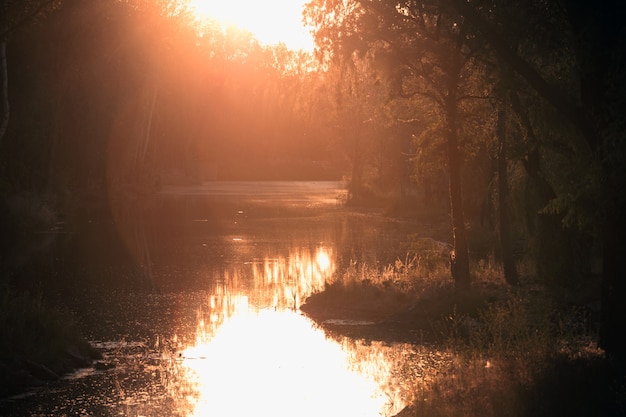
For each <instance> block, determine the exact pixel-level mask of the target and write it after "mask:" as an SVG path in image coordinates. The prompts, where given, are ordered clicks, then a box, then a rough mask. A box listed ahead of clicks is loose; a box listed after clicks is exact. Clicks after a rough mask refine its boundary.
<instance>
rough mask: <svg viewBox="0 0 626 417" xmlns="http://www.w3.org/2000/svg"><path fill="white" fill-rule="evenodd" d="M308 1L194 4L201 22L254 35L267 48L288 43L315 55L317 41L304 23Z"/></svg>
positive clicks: (195, 0)
mask: <svg viewBox="0 0 626 417" xmlns="http://www.w3.org/2000/svg"><path fill="white" fill-rule="evenodd" d="M306 2H307V0H265V1H261V0H240V1H237V2H232V1H230V0H190V7H191V9H192V10H193V12H194V14H195V15H196V18H197V19H198V20H203V19H214V20H217V21H219V22H220V23H221V24H222V26H223V27H227V26H230V25H234V26H237V27H239V28H240V29H244V30H246V31H249V32H251V33H252V34H253V35H254V36H255V37H256V38H257V39H258V41H259V42H260V43H261V44H263V45H266V46H271V45H277V44H279V43H284V44H285V45H286V46H287V47H288V48H289V49H293V50H304V51H312V50H313V48H314V42H313V37H312V35H311V33H310V32H309V29H307V28H306V27H304V25H303V23H302V9H303V7H304V4H305V3H306Z"/></svg>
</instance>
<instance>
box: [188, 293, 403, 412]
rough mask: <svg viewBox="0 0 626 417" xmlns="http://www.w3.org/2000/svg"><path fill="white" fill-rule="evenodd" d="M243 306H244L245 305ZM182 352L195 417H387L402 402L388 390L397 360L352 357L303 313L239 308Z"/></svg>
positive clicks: (199, 331)
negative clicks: (261, 416) (392, 362)
mask: <svg viewBox="0 0 626 417" xmlns="http://www.w3.org/2000/svg"><path fill="white" fill-rule="evenodd" d="M242 304H244V303H242ZM198 335H199V336H198V340H197V343H196V344H195V346H191V347H189V348H187V349H186V350H185V351H184V352H183V357H184V360H183V365H184V367H185V369H186V372H187V382H188V383H189V385H190V388H191V390H192V392H193V391H195V396H193V397H192V398H190V399H189V406H190V415H193V416H207V415H219V416H247V415H263V416H265V415H268V416H269V415H271V416H276V417H280V416H294V415H299V416H346V415H355V416H357V415H358V416H364V417H366V416H381V415H393V414H395V412H397V411H399V410H398V407H400V406H401V405H402V404H401V403H399V400H398V399H397V398H395V397H396V396H397V393H394V392H386V391H385V388H386V387H385V385H387V382H388V381H386V380H387V379H388V378H389V377H390V375H391V372H390V370H391V365H392V364H391V362H390V361H386V360H385V359H384V357H380V356H379V357H377V358H376V359H378V360H377V361H376V363H375V364H373V363H369V364H364V363H363V362H366V361H367V360H371V359H372V358H371V357H369V358H359V357H354V356H353V355H351V353H350V352H349V350H347V349H346V347H347V346H345V345H341V344H339V343H338V342H336V341H333V340H331V339H329V338H327V337H326V335H325V334H324V332H323V330H321V329H319V328H317V327H316V326H315V325H314V324H313V323H312V322H311V321H310V320H309V319H307V318H305V317H303V316H301V315H300V314H298V313H297V312H293V311H289V310H284V311H275V310H273V309H269V310H268V309H266V310H261V311H258V312H254V311H251V310H248V311H241V312H239V313H237V314H234V315H233V316H231V317H230V318H229V319H227V320H226V321H225V322H224V323H223V324H222V326H221V327H219V329H217V331H215V332H210V331H208V332H207V331H206V328H205V326H204V325H203V324H202V322H201V324H200V326H199V329H198Z"/></svg>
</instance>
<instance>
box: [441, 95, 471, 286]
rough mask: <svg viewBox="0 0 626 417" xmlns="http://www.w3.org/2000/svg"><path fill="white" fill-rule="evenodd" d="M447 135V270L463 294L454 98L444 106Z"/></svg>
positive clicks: (464, 250)
mask: <svg viewBox="0 0 626 417" xmlns="http://www.w3.org/2000/svg"><path fill="white" fill-rule="evenodd" d="M446 113H447V114H446V118H447V124H448V126H447V132H446V144H447V151H448V174H449V175H450V178H449V181H450V182H449V191H450V211H451V216H452V239H453V244H454V250H453V252H452V253H451V254H450V269H451V272H452V279H453V280H454V286H455V288H456V289H459V290H464V289H467V288H469V286H470V284H471V278H470V271H469V250H468V247H467V231H466V229H465V214H464V210H463V192H462V185H461V164H462V158H461V153H460V151H459V143H458V142H459V141H458V137H457V127H456V126H457V123H458V120H457V117H458V116H457V109H456V98H448V103H447V105H446Z"/></svg>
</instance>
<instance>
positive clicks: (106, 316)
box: [0, 182, 441, 417]
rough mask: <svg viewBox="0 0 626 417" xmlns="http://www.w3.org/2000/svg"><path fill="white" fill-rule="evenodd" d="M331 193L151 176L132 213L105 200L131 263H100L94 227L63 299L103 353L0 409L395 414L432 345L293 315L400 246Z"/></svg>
mask: <svg viewBox="0 0 626 417" xmlns="http://www.w3.org/2000/svg"><path fill="white" fill-rule="evenodd" d="M345 199H346V192H345V190H344V189H343V187H342V186H341V184H340V183H336V182H210V183H206V184H203V185H197V186H167V187H164V188H163V190H162V191H161V193H160V194H159V196H158V198H157V199H156V200H157V201H156V202H155V203H154V202H153V203H152V204H150V205H149V207H148V208H145V207H144V208H141V209H139V208H137V207H143V205H142V204H140V202H138V203H136V204H128V203H124V204H122V203H120V202H116V201H112V202H111V206H112V212H113V213H114V216H113V217H114V219H115V221H114V223H113V227H112V230H113V234H114V235H115V236H116V237H117V238H118V239H119V241H120V242H122V243H123V247H124V250H123V252H124V253H126V254H127V255H128V257H129V258H130V259H131V262H130V263H129V264H130V265H132V266H133V271H132V273H131V272H126V271H125V268H127V266H126V264H125V266H123V267H122V266H120V267H119V268H116V267H115V265H113V266H111V267H110V268H109V267H108V266H107V267H104V266H103V264H104V263H105V262H109V263H110V258H108V257H102V258H104V259H108V261H102V260H101V259H100V258H101V257H99V256H97V255H94V253H98V252H99V251H100V252H103V251H106V250H109V249H110V248H109V246H107V244H105V243H103V242H102V241H101V240H99V238H98V237H97V236H96V237H95V238H89V239H84V240H82V241H81V243H80V246H74V247H73V248H74V249H73V252H74V253H75V255H76V257H77V258H78V257H80V258H81V260H80V263H81V264H82V265H83V267H82V269H81V268H74V269H72V271H75V270H80V271H87V272H85V275H86V276H92V275H97V276H98V278H93V277H92V278H89V279H91V281H90V280H89V279H87V278H85V279H86V280H87V282H85V283H84V287H88V288H90V291H89V292H88V293H85V294H86V295H79V294H81V292H80V291H79V290H78V289H75V293H74V294H72V295H71V297H74V298H77V299H80V300H79V301H77V302H76V303H74V305H75V311H76V315H77V320H78V321H79V322H80V324H81V326H82V327H83V329H84V332H85V333H86V334H87V335H88V337H89V339H90V341H91V343H92V344H93V345H94V346H95V347H96V348H98V349H99V350H100V351H101V352H102V354H103V360H102V361H100V362H99V363H98V364H97V366H95V367H93V368H87V369H81V370H78V371H77V372H75V373H73V374H71V375H67V376H65V377H64V378H62V379H61V380H59V381H56V382H53V383H50V384H48V385H46V386H43V387H40V388H37V389H35V390H33V391H31V392H29V393H27V394H25V395H22V396H19V397H14V398H12V399H9V400H4V401H2V402H0V414H1V415H6V416H22V415H23V416H26V415H29V416H62V415H64V416H146V417H147V416H155V417H156V416H221V417H225V416H237V417H242V416H253V415H254V416H272V417H280V416H294V415H298V416H326V417H331V416H344V417H345V416H358V417H367V416H386V417H388V416H394V415H396V414H397V413H398V412H400V411H401V410H402V409H403V408H404V407H405V406H406V405H407V404H408V403H409V402H410V399H411V398H410V397H411V392H412V390H414V389H415V387H416V384H419V381H420V378H425V374H426V373H427V372H428V369H429V368H432V367H436V364H437V361H439V360H440V359H441V358H440V356H439V355H438V354H437V352H433V351H432V350H430V349H427V348H425V347H424V346H420V345H416V344H408V343H387V342H384V341H380V342H377V341H371V340H367V341H366V340H362V339H353V338H350V337H346V336H341V335H340V333H336V332H330V331H328V329H326V328H325V327H324V326H323V325H320V324H317V323H315V322H314V321H312V320H311V319H309V318H308V317H306V316H305V315H304V314H303V313H301V312H300V310H299V307H300V306H301V305H302V303H303V302H304V301H305V300H306V298H307V297H308V296H309V295H311V294H312V293H314V292H316V291H321V290H322V289H323V288H324V285H325V283H326V282H328V281H332V280H333V279H334V278H335V277H336V276H338V274H341V273H342V271H344V270H345V268H347V267H348V266H349V265H350V263H351V262H358V263H366V264H368V265H371V266H373V267H379V266H384V265H385V264H387V263H390V262H393V261H394V260H395V258H396V257H398V256H402V250H403V249H402V243H403V242H404V241H405V240H406V237H407V236H408V235H409V234H410V233H413V232H415V230H414V226H412V225H411V224H410V223H408V222H401V221H397V220H392V219H389V218H385V217H384V216H380V215H375V214H372V213H359V212H354V211H348V210H346V208H345V206H344V202H345ZM94 230H97V228H95V226H94ZM96 234H97V233H96ZM77 262H78V261H77ZM71 263H72V260H71V259H70V260H65V261H64V262H63V265H68V264H71ZM66 268H67V269H70V268H69V267H66ZM90 268H92V269H97V270H98V274H89V270H90ZM105 269H106V271H105ZM107 274H108V276H109V277H110V279H109V281H110V282H108V284H107V285H104V284H103V281H107V278H106V277H107ZM125 276H126V277H127V278H124V277H125ZM131 277H132V278H131ZM125 279H126V280H127V281H132V283H133V285H122V284H120V283H121V282H124V280H125ZM126 284H127V283H126ZM72 287H73V288H76V287H77V285H76V284H73V285H72ZM65 294H67V292H65ZM68 304H70V305H72V303H68ZM352 324H355V323H345V325H352Z"/></svg>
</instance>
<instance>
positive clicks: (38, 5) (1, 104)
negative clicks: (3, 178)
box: [0, 0, 60, 145]
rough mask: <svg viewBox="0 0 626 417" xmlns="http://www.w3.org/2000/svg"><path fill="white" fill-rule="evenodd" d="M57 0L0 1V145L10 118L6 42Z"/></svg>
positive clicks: (53, 5) (57, 2)
mask: <svg viewBox="0 0 626 417" xmlns="http://www.w3.org/2000/svg"><path fill="white" fill-rule="evenodd" d="M59 3H60V2H59V0H3V1H2V2H0V145H1V144H2V139H3V138H4V135H5V134H6V130H7V127H8V125H9V118H10V106H9V84H8V78H9V72H8V62H7V43H8V42H9V40H10V38H11V35H12V34H13V33H14V32H15V31H17V30H19V29H21V28H22V27H24V26H26V25H28V24H30V23H32V22H33V21H35V20H36V19H38V18H39V17H41V16H43V15H45V14H46V13H47V12H49V11H50V10H52V9H53V8H54V7H56V6H57V5H58V4H59Z"/></svg>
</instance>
